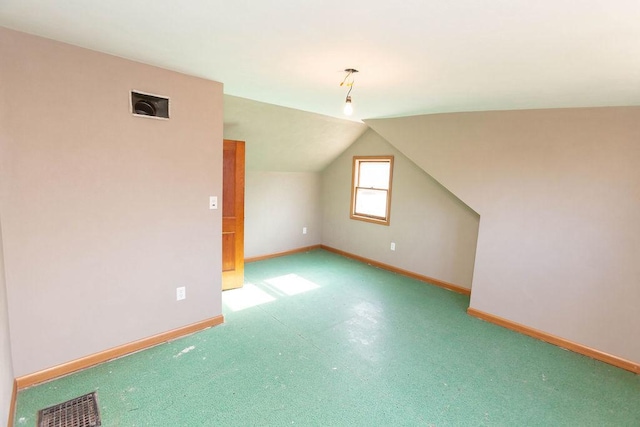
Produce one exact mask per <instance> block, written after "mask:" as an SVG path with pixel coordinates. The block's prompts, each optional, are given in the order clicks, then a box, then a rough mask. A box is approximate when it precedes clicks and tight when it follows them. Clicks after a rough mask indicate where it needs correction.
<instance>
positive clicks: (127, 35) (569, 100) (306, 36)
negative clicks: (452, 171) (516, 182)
mask: <svg viewBox="0 0 640 427" xmlns="http://www.w3.org/2000/svg"><path fill="white" fill-rule="evenodd" d="M639 22H640V1H638V0H581V1H575V0H553V1H551V0H543V1H531V0H484V1H478V0H430V1H424V0H407V1H403V2H397V1H388V0H384V1H383V0H366V1H365V0H352V1H349V2H345V1H337V0H307V1H300V0H271V1H250V0H238V1H233V2H232V1H221V0H190V1H186V2H178V1H175V0H171V1H169V0H153V1H150V0H137V1H131V0H109V1H97V0H58V1H51V0H2V1H0V25H3V26H6V27H9V28H13V29H17V30H21V31H25V32H29V33H33V34H37V35H41V36H44V37H48V38H52V39H56V40H60V41H64V42H67V43H71V44H75V45H78V46H83V47H87V48H90V49H94V50H98V51H102V52H107V53H111V54H115V55H118V56H122V57H125V58H130V59H134V60H137V61H141V62H145V63H149V64H152V65H157V66H160V67H164V68H168V69H172V70H177V71H181V72H184V73H187V74H192V75H196V76H200V77H204V78H208V79H211V80H216V81H219V82H222V83H224V85H225V93H226V94H229V95H234V96H238V97H243V98H249V99H253V100H257V101H261V102H267V103H270V104H276V105H281V106H286V107H290V108H295V109H300V110H304V111H310V112H315V113H320V114H324V115H329V116H334V117H343V116H342V113H341V107H342V102H343V100H344V96H345V95H346V90H345V89H344V88H340V87H339V83H340V81H341V80H342V77H343V74H344V73H343V72H342V71H341V70H343V69H345V68H347V67H355V68H357V69H359V70H360V73H358V75H357V78H356V83H355V87H354V90H353V93H352V95H353V99H354V106H355V113H354V116H353V118H354V119H356V120H357V119H366V118H376V117H390V116H402V115H410V114H423V113H436V112H452V111H473V110H495V109H522V108H554V107H584V106H612V105H638V104H640V25H639V24H638V23H639Z"/></svg>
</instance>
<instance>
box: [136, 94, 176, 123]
mask: <svg viewBox="0 0 640 427" xmlns="http://www.w3.org/2000/svg"><path fill="white" fill-rule="evenodd" d="M131 113H132V114H133V115H134V116H140V117H156V118H161V119H168V118H169V98H167V97H164V96H158V95H151V94H148V93H143V92H138V91H134V90H132V91H131Z"/></svg>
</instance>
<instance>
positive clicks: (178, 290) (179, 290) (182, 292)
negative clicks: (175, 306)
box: [176, 286, 187, 301]
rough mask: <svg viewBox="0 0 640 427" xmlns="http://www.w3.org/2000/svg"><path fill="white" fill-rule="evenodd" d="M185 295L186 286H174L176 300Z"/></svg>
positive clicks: (183, 297)
mask: <svg viewBox="0 0 640 427" xmlns="http://www.w3.org/2000/svg"><path fill="white" fill-rule="evenodd" d="M186 297H187V288H186V287H185V286H180V287H179V288H176V301H181V300H183V299H185V298H186Z"/></svg>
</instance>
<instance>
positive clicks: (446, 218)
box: [322, 130, 478, 288]
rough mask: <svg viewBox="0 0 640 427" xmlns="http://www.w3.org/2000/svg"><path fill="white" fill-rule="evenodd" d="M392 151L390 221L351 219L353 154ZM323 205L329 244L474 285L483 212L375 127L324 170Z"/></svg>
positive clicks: (354, 252) (423, 273)
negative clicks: (446, 187) (480, 222)
mask: <svg viewBox="0 0 640 427" xmlns="http://www.w3.org/2000/svg"><path fill="white" fill-rule="evenodd" d="M388 154H391V155H393V156H395V157H394V171H393V189H392V203H391V223H390V225H389V226H383V225H379V224H372V223H368V222H363V221H356V220H352V219H350V218H349V206H350V205H349V204H350V198H351V169H352V159H353V156H355V155H360V156H363V155H388ZM322 206H323V224H322V226H323V234H322V243H323V244H325V245H327V246H331V247H334V248H337V249H341V250H343V251H346V252H350V253H353V254H356V255H360V256H363V257H365V258H369V259H373V260H375V261H378V262H382V263H385V264H390V265H393V266H395V267H398V268H401V269H404V270H408V271H411V272H414V273H418V274H422V275H425V276H429V277H433V278H435V279H439V280H443V281H446V282H450V283H454V284H456V285H459V286H462V287H466V288H470V287H471V280H472V277H473V263H474V256H475V249H476V239H477V236H478V215H477V214H476V213H475V212H473V211H472V210H471V209H469V207H467V206H466V205H464V204H463V203H461V202H460V201H459V200H458V199H457V198H455V197H454V196H452V195H451V193H449V192H448V191H447V190H446V189H444V188H443V187H442V186H441V185H440V184H438V183H437V182H436V181H434V180H433V179H432V178H431V177H429V175H427V174H426V173H425V172H424V171H422V170H421V169H420V168H418V167H417V166H416V165H415V164H414V163H413V162H411V161H410V160H409V159H407V158H406V157H405V156H404V155H402V154H401V153H400V152H399V151H398V150H396V149H395V148H393V147H392V146H391V145H390V144H389V143H388V142H387V141H385V140H384V139H383V138H382V137H380V136H379V135H378V134H377V133H375V132H374V131H371V130H369V131H367V132H366V133H365V134H364V135H363V136H362V137H360V138H359V139H358V140H357V141H356V142H355V143H354V144H353V145H352V146H351V147H349V148H348V149H347V150H346V151H345V152H344V153H343V154H342V155H341V156H340V157H338V158H337V159H336V160H335V161H334V162H333V163H332V164H331V165H329V166H328V167H327V168H326V169H325V170H324V171H323V176H322ZM391 242H395V243H396V250H395V251H391V250H390V244H391Z"/></svg>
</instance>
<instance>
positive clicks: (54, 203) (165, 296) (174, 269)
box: [0, 29, 222, 376]
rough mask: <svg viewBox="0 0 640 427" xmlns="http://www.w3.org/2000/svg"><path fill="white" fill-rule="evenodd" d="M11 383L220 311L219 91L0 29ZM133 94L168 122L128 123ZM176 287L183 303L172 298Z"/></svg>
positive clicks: (138, 120) (215, 86)
mask: <svg viewBox="0 0 640 427" xmlns="http://www.w3.org/2000/svg"><path fill="white" fill-rule="evenodd" d="M0 40H1V41H2V42H1V43H0V57H1V58H2V61H1V62H0V73H1V74H0V77H1V78H0V81H2V85H3V86H5V88H4V91H5V92H4V96H3V97H2V99H1V100H0V103H1V104H2V107H1V108H2V109H3V110H4V111H5V118H4V120H3V127H4V133H3V137H4V138H6V139H7V141H6V142H5V143H6V144H7V150H8V152H9V155H10V156H11V158H12V159H13V160H12V164H11V167H10V169H9V170H8V171H5V173H4V176H6V178H7V180H8V184H7V187H8V191H7V192H6V194H3V195H2V200H0V202H1V203H0V206H1V207H2V212H0V213H1V214H2V226H3V238H4V257H5V270H6V271H5V272H6V285H7V291H8V307H9V322H10V327H11V338H12V352H13V363H14V370H15V375H16V376H22V375H25V374H28V373H32V372H35V371H39V370H42V369H45V368H48V367H51V366H55V365H58V364H60V363H64V362H68V361H70V360H73V359H76V358H79V357H82V356H86V355H89V354H93V353H96V352H99V351H102V350H105V349H108V348H111V347H114V346H118V345H121V344H125V343H128V342H131V341H134V340H138V339H141V338H144V337H148V336H151V335H154V334H157V333H160V332H164V331H167V330H171V329H174V328H177V327H181V326H184V325H187V324H191V323H193V322H197V321H200V320H203V319H207V318H211V317H214V316H217V315H219V314H220V313H221V292H220V288H221V275H220V271H221V251H220V241H221V237H220V236H221V213H220V211H210V210H209V209H208V198H209V196H210V195H218V196H220V195H221V180H222V173H221V167H222V85H221V84H219V83H215V82H211V81H206V80H202V79H198V78H194V77H189V76H185V75H181V74H178V73H174V72H170V71H166V70H161V69H158V68H154V67H150V66H146V65H142V64H138V63H134V62H131V61H126V60H123V59H120V58H116V57H112V56H108V55H105V54H101V53H97V52H92V51H88V50H84V49H80V48H77V47H73V46H69V45H65V44H61V43H57V42H53V41H49V40H46V39H42V38H38V37H33V36H29V35H26V34H22V33H17V32H13V31H9V30H6V29H0ZM131 89H136V90H140V91H144V92H149V93H154V94H160V95H166V96H169V97H170V99H171V101H170V109H171V119H170V120H166V121H163V120H155V119H148V118H139V117H133V116H132V115H131V114H130V112H129V104H128V96H129V91H130V90H131ZM177 286H186V287H187V299H186V300H185V301H181V302H176V301H175V292H176V291H175V290H176V287H177Z"/></svg>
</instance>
